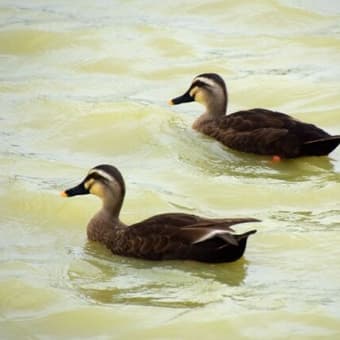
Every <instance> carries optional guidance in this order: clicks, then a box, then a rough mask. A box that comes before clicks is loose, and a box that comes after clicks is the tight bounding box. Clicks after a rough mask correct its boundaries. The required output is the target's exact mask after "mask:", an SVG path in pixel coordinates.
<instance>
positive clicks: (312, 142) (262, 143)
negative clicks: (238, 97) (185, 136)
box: [169, 73, 340, 158]
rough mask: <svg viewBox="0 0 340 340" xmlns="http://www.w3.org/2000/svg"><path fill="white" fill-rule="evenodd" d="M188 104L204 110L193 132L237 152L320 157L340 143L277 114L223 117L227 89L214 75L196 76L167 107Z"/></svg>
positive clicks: (258, 111) (257, 111) (260, 111)
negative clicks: (199, 105) (195, 102)
mask: <svg viewBox="0 0 340 340" xmlns="http://www.w3.org/2000/svg"><path fill="white" fill-rule="evenodd" d="M192 101H197V102H199V103H201V104H203V105H204V106H205V107H206V111H205V113H203V114H202V115H201V116H200V117H199V118H198V119H197V120H196V121H195V122H194V124H193V128H194V129H195V130H197V131H200V132H202V133H204V134H205V135H208V136H210V137H213V138H215V139H217V140H218V141H220V142H221V143H222V144H224V145H226V146H228V147H229V148H231V149H235V150H238V151H243V152H250V153H255V154H260V155H272V156H275V157H278V158H280V157H283V158H294V157H301V156H324V155H328V154H329V153H330V152H332V151H333V150H334V149H335V148H336V147H337V146H338V145H339V143H340V136H339V135H337V136H331V135H329V134H328V133H327V132H325V131H324V130H322V129H320V128H318V127H317V126H315V125H313V124H308V123H304V122H301V121H299V120H297V119H295V118H293V117H291V116H289V115H287V114H284V113H281V112H275V111H270V110H266V109H252V110H244V111H238V112H235V113H231V114H228V115H226V109H227V104H228V92H227V88H226V85H225V83H224V80H223V79H222V78H221V77H220V76H219V75H218V74H215V73H203V74H200V75H198V76H197V77H195V78H194V80H193V81H192V83H191V85H190V87H189V89H188V90H187V91H186V92H185V93H184V94H183V95H182V96H179V97H177V98H174V99H171V100H170V101H169V103H170V104H173V105H176V104H181V103H187V102H192Z"/></svg>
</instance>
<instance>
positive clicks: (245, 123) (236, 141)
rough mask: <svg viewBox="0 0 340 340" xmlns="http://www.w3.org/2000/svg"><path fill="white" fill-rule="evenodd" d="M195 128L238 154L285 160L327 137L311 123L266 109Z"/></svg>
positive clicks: (253, 110) (225, 117)
mask: <svg viewBox="0 0 340 340" xmlns="http://www.w3.org/2000/svg"><path fill="white" fill-rule="evenodd" d="M196 129H197V130H199V131H200V132H202V133H204V134H206V135H208V136H211V137H213V138H215V139H217V140H218V141H220V142H221V143H223V144H224V145H226V146H228V147H230V148H232V149H235V150H238V151H243V152H250V153H256V154H262V155H279V156H282V157H286V158H291V157H297V156H301V155H302V153H303V150H304V148H303V145H304V144H305V143H306V142H310V141H314V140H319V139H323V138H327V137H330V135H329V134H328V133H326V132H325V131H323V130H322V129H320V128H318V127H316V126H315V125H313V124H308V123H304V122H301V121H299V120H296V119H294V118H293V117H291V116H289V115H287V114H284V113H281V112H275V111H270V110H266V109H252V110H246V111H238V112H235V113H232V114H229V115H226V116H222V117H218V118H215V119H208V120H205V121H203V122H201V123H200V124H199V126H197V127H196Z"/></svg>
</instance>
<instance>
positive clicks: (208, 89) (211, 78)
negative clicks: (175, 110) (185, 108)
mask: <svg viewBox="0 0 340 340" xmlns="http://www.w3.org/2000/svg"><path fill="white" fill-rule="evenodd" d="M193 101H196V102H198V103H201V104H203V105H204V106H205V107H206V109H207V113H208V114H211V115H214V116H219V115H224V114H225V112H226V107H227V101H228V95H227V88H226V85H225V82H224V80H223V79H222V77H221V76H219V75H218V74H216V73H202V74H199V75H198V76H196V77H195V78H194V79H193V81H192V83H191V85H190V87H189V89H188V90H187V91H186V92H185V93H184V94H183V95H181V96H179V97H176V98H173V99H170V100H169V104H171V105H177V104H182V103H188V102H193Z"/></svg>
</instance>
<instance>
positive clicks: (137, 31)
mask: <svg viewBox="0 0 340 340" xmlns="http://www.w3.org/2000/svg"><path fill="white" fill-rule="evenodd" d="M339 61H340V5H339V2H337V1H324V0H323V1H298V0H296V1H294V0H273V1H269V0H262V1H178V0H174V1H171V2H167V1H161V2H155V1H148V0H147V1H135V0H129V1H104V0H102V1H78V0H74V1H72V2H69V1H65V0H62V1H54V2H53V1H42V0H40V1H39V0H35V1H29V2H27V1H18V0H11V1H10V0H2V1H1V3H0V70H1V75H0V96H1V113H0V122H1V125H0V139H1V143H0V166H1V172H0V183H1V186H0V193H1V205H0V213H1V214H0V221H1V224H0V228H1V238H0V261H1V266H0V318H1V319H0V320H1V324H0V334H1V338H2V339H23V338H25V337H26V338H31V339H36V338H38V339H40V338H57V337H58V338H86V337H89V338H100V339H133V338H136V337H137V336H138V338H140V339H141V338H145V339H225V338H226V337H228V338H232V339H240V338H251V339H264V338H267V339H274V338H282V339H286V338H292V339H297V338H298V339H307V338H311V337H312V336H316V337H325V338H327V339H338V338H339V337H340V250H339V242H340V233H339V228H340V218H339V215H340V148H338V149H337V150H336V151H334V152H333V153H332V154H331V155H330V157H321V158H301V159H297V160H289V161H284V162H282V163H280V164H272V163H270V162H269V161H268V158H266V157H258V156H253V155H245V154H241V153H237V152H233V151H231V150H228V149H227V148H224V147H221V146H220V145H219V144H218V143H217V142H215V141H213V140H211V139H209V138H206V137H204V136H202V135H200V134H198V133H196V132H194V131H193V130H192V129H191V124H192V122H193V120H194V119H195V117H197V115H198V114H199V113H200V112H201V111H202V107H201V106H199V105H198V104H188V105H183V106H179V107H168V106H167V104H166V102H167V100H168V99H169V98H171V97H174V96H176V95H179V94H181V93H182V91H184V90H185V89H186V88H187V86H188V84H189V82H190V81H191V79H192V78H193V76H195V75H196V74H199V73H202V72H218V73H220V74H221V75H222V76H223V77H224V78H225V79H226V81H227V85H228V88H229V93H230V101H229V103H230V107H229V111H230V112H232V111H234V110H238V109H241V108H252V107H266V108H271V109H274V110H278V111H283V112H287V113H290V114H293V115H294V116H295V117H297V118H299V119H301V120H306V121H309V122H311V123H314V124H317V125H319V126H321V127H323V128H324V129H326V130H327V131H329V132H331V133H334V134H340V119H339V117H340V96H339V93H340V63H339ZM100 163H111V164H114V165H116V166H117V167H118V168H119V169H120V170H121V171H122V173H123V175H124V177H125V180H126V182H127V197H126V201H125V205H124V208H123V212H122V215H123V219H124V220H125V221H126V222H131V223H132V222H134V221H137V220H139V219H142V218H145V217H148V216H150V215H153V214H156V213H159V212H165V211H183V212H189V213H196V214H201V215H206V216H217V217H222V216H224V217H237V216H243V217H250V216H251V217H256V218H259V219H261V220H262V221H263V222H262V223H259V224H257V225H256V228H257V230H258V233H257V234H256V235H254V236H253V237H251V238H250V240H249V243H248V248H247V251H246V254H245V256H244V258H242V259H241V260H239V261H237V262H234V263H231V264H220V265H207V264H202V263H195V262H178V261H171V262H162V263H157V262H156V263H151V262H147V261H140V260H135V259H129V258H122V257H119V256H113V255H111V254H110V252H109V251H107V250H106V249H105V248H103V247H101V246H100V245H96V244H92V243H88V242H87V241H86V232H85V227H86V224H87V221H88V220H89V218H90V217H91V216H92V215H93V214H94V212H95V211H96V210H97V209H98V207H99V204H100V203H99V202H98V200H97V199H96V198H94V197H79V198H77V199H69V200H63V199H61V198H60V197H59V196H58V193H59V191H60V190H62V189H65V188H66V187H68V186H70V185H73V184H77V183H78V181H79V180H80V179H81V178H82V177H83V175H84V174H85V173H86V171H87V170H88V169H89V168H91V167H92V166H95V165H97V164H100ZM254 226H255V224H253V225H252V226H251V227H254ZM249 228H250V225H244V226H243V225H240V226H239V227H238V230H240V231H243V230H247V229H249Z"/></svg>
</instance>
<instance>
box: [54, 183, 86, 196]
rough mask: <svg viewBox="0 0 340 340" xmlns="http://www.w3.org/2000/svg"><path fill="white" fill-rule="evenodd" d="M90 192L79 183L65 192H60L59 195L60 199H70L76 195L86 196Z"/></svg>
mask: <svg viewBox="0 0 340 340" xmlns="http://www.w3.org/2000/svg"><path fill="white" fill-rule="evenodd" d="M89 193H90V192H89V191H88V190H87V189H86V188H85V187H84V183H80V184H79V185H77V186H75V187H73V188H70V189H67V190H65V191H62V192H61V193H60V196H62V197H72V196H77V195H87V194H89Z"/></svg>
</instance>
